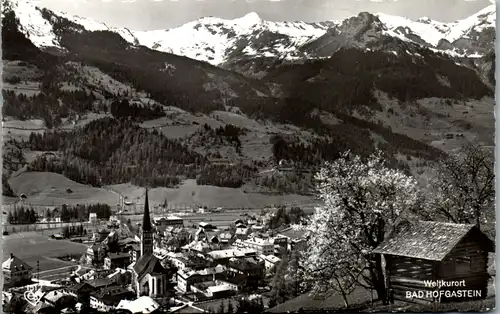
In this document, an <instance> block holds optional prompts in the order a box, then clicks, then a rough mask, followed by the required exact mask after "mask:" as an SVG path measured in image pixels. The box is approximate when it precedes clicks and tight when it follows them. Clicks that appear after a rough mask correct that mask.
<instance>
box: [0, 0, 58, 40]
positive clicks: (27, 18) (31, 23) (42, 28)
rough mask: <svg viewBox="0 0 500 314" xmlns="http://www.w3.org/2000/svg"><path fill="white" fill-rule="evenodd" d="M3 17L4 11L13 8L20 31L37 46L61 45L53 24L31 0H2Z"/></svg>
mask: <svg viewBox="0 0 500 314" xmlns="http://www.w3.org/2000/svg"><path fill="white" fill-rule="evenodd" d="M2 7H3V9H2V18H3V16H4V11H7V10H12V11H14V12H15V13H16V17H17V19H18V20H19V31H21V32H22V33H23V34H24V35H25V36H26V38H28V39H29V40H30V41H31V42H32V43H33V44H34V45H35V46H37V47H56V48H59V49H61V45H60V43H59V41H58V39H57V36H56V34H55V33H54V30H53V28H52V24H50V23H49V21H47V20H46V19H44V18H43V16H42V12H41V11H40V9H38V8H37V7H35V6H34V5H33V4H32V3H30V2H29V1H24V0H19V1H12V2H7V1H2Z"/></svg>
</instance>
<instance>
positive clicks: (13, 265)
mask: <svg viewBox="0 0 500 314" xmlns="http://www.w3.org/2000/svg"><path fill="white" fill-rule="evenodd" d="M2 269H3V270H9V271H14V272H16V271H22V270H31V269H33V267H31V266H30V265H28V264H27V263H26V262H25V261H23V260H21V259H20V258H18V257H17V256H14V254H10V258H9V259H8V260H6V261H5V262H3V263H2Z"/></svg>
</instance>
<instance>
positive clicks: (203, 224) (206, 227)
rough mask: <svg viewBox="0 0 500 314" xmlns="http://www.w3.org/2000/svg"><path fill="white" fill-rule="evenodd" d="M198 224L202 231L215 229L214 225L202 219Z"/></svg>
mask: <svg viewBox="0 0 500 314" xmlns="http://www.w3.org/2000/svg"><path fill="white" fill-rule="evenodd" d="M198 226H199V227H200V228H202V229H203V230H204V231H213V230H215V229H217V227H216V226H214V225H212V224H209V223H208V222H204V221H202V222H200V223H199V224H198Z"/></svg>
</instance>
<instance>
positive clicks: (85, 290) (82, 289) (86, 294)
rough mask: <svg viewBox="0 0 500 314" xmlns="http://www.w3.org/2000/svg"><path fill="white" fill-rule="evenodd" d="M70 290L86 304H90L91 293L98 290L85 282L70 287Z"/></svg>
mask: <svg viewBox="0 0 500 314" xmlns="http://www.w3.org/2000/svg"><path fill="white" fill-rule="evenodd" d="M68 290H69V291H71V292H73V293H75V294H76V295H77V296H78V299H79V301H80V302H85V303H88V302H90V293H92V292H94V291H96V289H95V288H94V287H93V286H92V285H90V284H89V283H88V282H85V281H83V282H79V283H77V284H74V285H73V286H71V287H68Z"/></svg>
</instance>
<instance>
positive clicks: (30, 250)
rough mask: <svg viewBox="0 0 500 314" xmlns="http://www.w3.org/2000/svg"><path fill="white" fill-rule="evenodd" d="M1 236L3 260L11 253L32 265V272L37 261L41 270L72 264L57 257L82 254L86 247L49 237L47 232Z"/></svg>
mask: <svg viewBox="0 0 500 314" xmlns="http://www.w3.org/2000/svg"><path fill="white" fill-rule="evenodd" d="M2 238H3V246H2V249H3V252H4V253H3V260H6V259H7V258H9V255H10V253H12V254H14V255H15V256H17V257H19V258H20V259H22V260H23V261H25V262H26V263H28V264H29V265H30V266H32V267H33V271H34V272H36V267H37V261H39V262H40V264H39V265H40V271H41V272H42V271H46V270H52V269H56V268H61V267H66V266H71V265H74V264H72V263H71V262H66V261H62V260H59V259H58V258H57V257H61V256H65V255H66V254H82V253H84V252H85V250H86V249H87V246H86V245H85V244H81V243H74V242H70V241H66V240H54V239H50V238H49V233H46V234H45V235H42V234H40V233H37V232H24V233H17V234H11V235H8V236H3V237H2ZM46 274H49V273H46ZM41 277H42V276H41Z"/></svg>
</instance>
